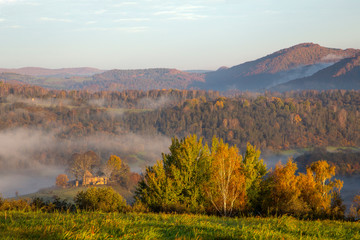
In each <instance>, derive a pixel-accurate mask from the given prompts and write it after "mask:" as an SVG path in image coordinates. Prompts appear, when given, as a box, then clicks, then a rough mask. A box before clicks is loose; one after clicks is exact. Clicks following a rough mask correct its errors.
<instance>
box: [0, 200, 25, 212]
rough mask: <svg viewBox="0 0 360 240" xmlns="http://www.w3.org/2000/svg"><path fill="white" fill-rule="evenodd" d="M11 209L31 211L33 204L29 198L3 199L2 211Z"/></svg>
mask: <svg viewBox="0 0 360 240" xmlns="http://www.w3.org/2000/svg"><path fill="white" fill-rule="evenodd" d="M10 210H17V211H25V212H28V211H31V206H30V204H29V201H28V200H25V199H19V200H7V199H6V200H3V201H2V204H1V206H0V211H10Z"/></svg>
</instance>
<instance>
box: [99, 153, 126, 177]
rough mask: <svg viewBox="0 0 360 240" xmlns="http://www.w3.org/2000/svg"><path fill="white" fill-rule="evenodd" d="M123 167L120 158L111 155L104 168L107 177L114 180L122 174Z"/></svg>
mask: <svg viewBox="0 0 360 240" xmlns="http://www.w3.org/2000/svg"><path fill="white" fill-rule="evenodd" d="M121 165H122V163H121V159H120V157H118V156H116V155H111V156H110V157H109V159H108V161H107V162H106V164H105V166H104V167H103V173H104V174H105V176H106V177H108V178H112V179H114V178H116V176H117V175H118V174H119V173H120V170H121Z"/></svg>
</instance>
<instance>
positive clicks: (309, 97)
mask: <svg viewBox="0 0 360 240" xmlns="http://www.w3.org/2000/svg"><path fill="white" fill-rule="evenodd" d="M0 103H1V105H0V126H1V127H0V128H1V130H6V129H13V128H16V127H25V128H42V129H45V130H46V131H51V130H52V129H56V136H58V137H60V138H64V139H66V138H71V137H85V136H89V135H93V134H95V133H106V134H110V135H116V134H125V133H130V132H131V133H133V132H135V133H138V134H143V135H151V136H154V135H159V134H160V135H165V136H169V137H173V136H178V137H184V136H186V135H188V134H194V133H196V134H198V135H200V136H204V137H205V140H206V141H210V140H211V138H212V137H213V136H214V135H216V136H218V137H221V138H223V139H224V140H225V141H226V142H229V143H231V144H237V145H238V146H240V147H243V146H245V144H246V142H248V141H249V142H251V143H252V144H255V145H257V146H258V147H260V148H261V149H264V150H265V149H270V150H279V149H289V148H299V147H309V146H328V145H333V146H359V145H360V91H344V90H332V91H324V92H318V91H304V92H298V93H285V94H282V95H270V94H265V95H260V96H258V97H252V96H251V95H250V96H247V95H245V94H244V95H242V96H239V97H236V98H225V97H220V96H219V95H218V93H217V92H211V91H210V92H205V91H197V90H191V91H187V90H181V91H180V90H153V91H123V92H97V93H89V92H87V91H55V90H52V91H49V90H46V89H43V88H40V87H28V86H20V85H11V84H5V83H2V84H0Z"/></svg>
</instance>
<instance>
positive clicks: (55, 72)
mask: <svg viewBox="0 0 360 240" xmlns="http://www.w3.org/2000/svg"><path fill="white" fill-rule="evenodd" d="M102 72H104V70H100V69H97V68H89V67H82V68H60V69H48V68H38V67H25V68H17V69H15V68H14V69H10V68H0V73H17V74H22V75H29V76H36V77H50V76H58V77H66V76H91V75H94V74H97V73H102Z"/></svg>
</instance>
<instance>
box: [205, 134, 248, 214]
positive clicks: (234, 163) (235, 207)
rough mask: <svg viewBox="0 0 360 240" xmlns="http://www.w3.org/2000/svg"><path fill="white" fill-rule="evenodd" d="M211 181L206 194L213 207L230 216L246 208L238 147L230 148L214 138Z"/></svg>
mask: <svg viewBox="0 0 360 240" xmlns="http://www.w3.org/2000/svg"><path fill="white" fill-rule="evenodd" d="M211 157H212V162H211V167H210V179H209V181H208V182H207V184H206V186H207V187H206V193H207V197H208V198H209V201H210V202H211V205H212V206H213V207H214V208H215V210H216V211H217V212H218V213H219V214H221V215H223V216H230V215H232V214H233V212H239V211H240V210H242V209H243V207H244V206H245V198H246V191H245V176H244V174H243V171H242V156H241V155H240V154H239V151H238V149H237V148H236V146H232V147H230V148H229V145H228V144H225V143H224V142H223V141H222V140H220V142H219V140H218V139H217V138H215V137H214V138H213V141H212V149H211Z"/></svg>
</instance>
